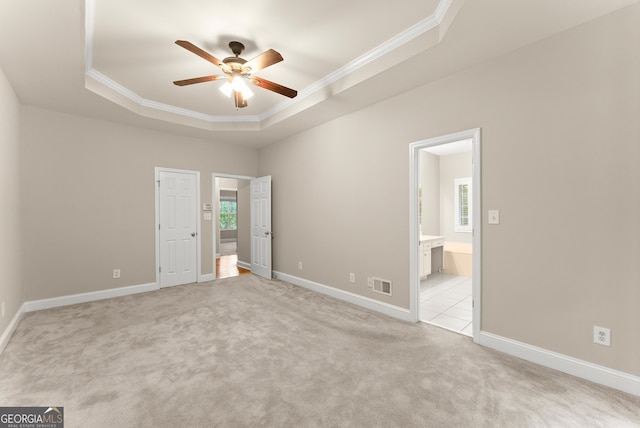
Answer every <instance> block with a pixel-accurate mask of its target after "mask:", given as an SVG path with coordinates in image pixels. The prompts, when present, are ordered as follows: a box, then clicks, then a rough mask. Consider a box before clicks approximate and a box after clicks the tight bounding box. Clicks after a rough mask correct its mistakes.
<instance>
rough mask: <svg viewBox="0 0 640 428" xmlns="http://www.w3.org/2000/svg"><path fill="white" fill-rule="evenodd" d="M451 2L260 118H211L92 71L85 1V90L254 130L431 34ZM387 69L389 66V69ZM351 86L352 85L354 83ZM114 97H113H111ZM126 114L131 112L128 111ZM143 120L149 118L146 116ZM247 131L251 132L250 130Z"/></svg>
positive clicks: (92, 9) (90, 4)
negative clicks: (236, 124)
mask: <svg viewBox="0 0 640 428" xmlns="http://www.w3.org/2000/svg"><path fill="white" fill-rule="evenodd" d="M452 3H453V0H440V1H439V3H438V6H437V7H436V10H435V11H434V14H433V15H431V16H429V17H427V18H425V19H423V20H422V21H420V22H418V23H416V24H414V25H412V26H411V27H409V28H407V29H406V30H404V31H402V32H401V33H399V34H398V35H396V36H394V37H392V38H391V39H389V40H387V41H386V42H383V43H382V44H380V45H378V46H376V47H375V48H373V49H371V50H370V51H368V52H366V53H365V54H363V55H361V56H359V57H357V58H356V59H354V60H352V61H351V62H349V63H348V64H346V65H344V66H343V67H340V68H339V69H337V70H335V71H334V72H332V73H330V74H328V75H327V76H325V77H324V78H322V79H320V80H318V81H317V82H315V83H313V84H311V85H310V86H308V87H306V88H304V89H303V90H301V91H300V92H299V93H298V96H297V97H296V98H293V99H287V100H284V101H282V102H280V103H278V104H276V105H275V106H273V107H271V108H270V109H268V110H265V111H264V112H263V113H261V114H260V115H257V116H256V115H252V116H246V115H238V116H211V115H207V114H204V113H200V112H196V111H192V110H188V109H183V108H180V107H176V106H172V105H168V104H164V103H159V102H156V101H152V100H148V99H145V98H143V97H141V96H140V95H138V94H136V93H135V92H133V91H131V90H129V89H128V88H126V87H124V86H122V85H120V84H119V83H117V82H115V81H114V80H112V79H111V78H109V77H108V76H106V75H104V74H102V73H101V72H99V71H98V70H96V69H95V68H93V64H92V63H93V39H94V32H95V14H96V0H85V61H86V63H85V87H86V88H87V89H89V90H91V91H92V92H95V93H97V94H98V95H101V96H105V94H104V89H105V88H106V89H108V90H110V91H112V92H114V93H115V94H118V95H121V96H123V97H125V98H127V99H128V100H129V101H131V102H133V103H134V104H137V105H138V106H139V107H142V108H149V109H155V110H159V111H162V112H166V113H169V114H175V115H179V116H182V117H187V118H192V119H196V120H197V121H204V122H208V123H211V124H220V123H230V124H231V123H249V124H252V125H255V124H256V123H258V124H260V125H259V126H258V127H259V128H261V127H262V126H261V125H262V122H264V121H265V120H266V119H268V118H270V117H272V116H274V115H276V114H278V113H280V112H282V111H284V110H286V109H288V108H290V107H292V106H294V105H295V104H297V103H300V102H301V101H302V100H304V99H306V98H309V97H310V96H312V95H314V94H317V93H319V92H320V91H323V90H325V89H326V88H327V87H329V86H331V85H334V84H336V83H338V82H339V81H341V80H342V79H345V78H346V77H348V76H349V75H351V74H353V73H354V72H356V71H358V70H360V69H362V68H363V67H365V66H367V65H368V64H370V63H372V62H373V61H376V60H377V59H379V58H381V57H383V56H384V55H387V54H389V53H391V52H392V51H394V50H395V49H397V48H399V47H401V46H402V45H404V44H406V43H408V42H410V41H412V40H414V39H416V38H417V37H419V36H421V35H423V34H425V33H427V32H429V31H431V30H434V29H437V28H438V26H439V25H440V24H441V22H442V20H443V19H444V17H445V15H446V13H447V11H448V10H449V8H450V6H451V4H452ZM390 66H391V65H390ZM87 79H91V80H92V81H93V82H92V84H89V83H88V82H87ZM95 83H98V84H99V85H100V86H101V87H102V88H100V90H96V88H95ZM354 84H355V83H354ZM115 94H114V95H115ZM105 98H108V99H110V100H111V101H114V102H117V101H115V99H116V98H117V97H113V96H105ZM120 105H121V106H123V107H125V108H129V107H127V106H126V105H124V104H122V103H120ZM129 109H130V110H134V109H131V108H129ZM135 111H136V112H137V113H140V114H142V112H141V111H140V109H135ZM143 115H145V116H153V115H146V114H143ZM173 121H174V122H176V123H181V121H180V120H179V119H178V118H176V120H173ZM251 129H255V127H254V126H252V127H251Z"/></svg>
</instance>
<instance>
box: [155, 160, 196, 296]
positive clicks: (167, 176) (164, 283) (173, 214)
mask: <svg viewBox="0 0 640 428" xmlns="http://www.w3.org/2000/svg"><path fill="white" fill-rule="evenodd" d="M196 178H197V177H196V174H192V173H182V172H168V171H160V172H159V177H158V180H159V182H160V183H159V186H160V189H159V212H160V224H159V237H160V266H159V268H160V287H170V286H173V285H181V284H190V283H193V282H196V281H197V260H198V259H197V245H196V235H197V230H198V229H197V221H198V201H197V197H196V195H197V193H196V192H197V189H196V183H197V181H196Z"/></svg>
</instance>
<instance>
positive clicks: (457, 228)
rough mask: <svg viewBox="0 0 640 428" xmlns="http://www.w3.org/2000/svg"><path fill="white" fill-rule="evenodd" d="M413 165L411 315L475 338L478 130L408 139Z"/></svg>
mask: <svg viewBox="0 0 640 428" xmlns="http://www.w3.org/2000/svg"><path fill="white" fill-rule="evenodd" d="M411 167H412V183H411V200H410V206H411V219H410V221H411V227H410V230H411V248H412V250H411V251H412V254H411V263H410V264H411V284H412V288H411V308H410V309H411V312H412V315H413V317H415V319H416V321H422V322H426V323H429V324H434V325H437V326H439V327H443V328H446V329H448V330H451V331H455V332H458V333H461V334H465V335H468V336H472V337H478V333H479V331H480V325H479V323H480V278H481V276H480V250H481V248H480V226H481V224H480V219H481V212H480V130H479V129H472V130H469V131H464V132H460V133H456V134H450V135H447V136H443V137H439V138H434V139H430V140H425V141H419V142H416V143H413V144H411ZM416 249H417V250H416Z"/></svg>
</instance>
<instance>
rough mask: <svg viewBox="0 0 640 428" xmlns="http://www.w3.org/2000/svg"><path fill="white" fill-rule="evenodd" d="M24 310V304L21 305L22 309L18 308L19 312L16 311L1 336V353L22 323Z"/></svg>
mask: <svg viewBox="0 0 640 428" xmlns="http://www.w3.org/2000/svg"><path fill="white" fill-rule="evenodd" d="M24 312H25V311H24V304H23V305H22V306H20V309H18V312H16V314H15V315H14V316H13V318H12V319H11V322H10V323H9V325H8V326H7V328H5V329H4V332H3V333H2V336H0V354H2V353H3V352H4V348H6V347H7V345H8V344H9V340H10V339H11V336H12V335H13V332H14V331H16V328H17V327H18V324H20V319H21V318H22V315H23V314H24Z"/></svg>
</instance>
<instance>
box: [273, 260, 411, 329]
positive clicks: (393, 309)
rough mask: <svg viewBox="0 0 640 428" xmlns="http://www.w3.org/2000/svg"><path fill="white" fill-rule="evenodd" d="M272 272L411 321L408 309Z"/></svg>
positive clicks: (300, 283) (317, 289)
mask: <svg viewBox="0 0 640 428" xmlns="http://www.w3.org/2000/svg"><path fill="white" fill-rule="evenodd" d="M273 274H274V275H275V278H277V279H280V280H282V281H285V282H288V283H291V284H293V285H297V286H299V287H302V288H306V289H308V290H311V291H315V292H317V293H322V294H326V295H328V296H331V297H334V298H336V299H340V300H344V301H345V302H349V303H352V304H354V305H357V306H361V307H363V308H367V309H371V310H372V311H376V312H380V313H383V314H385V315H388V316H390V317H393V318H397V319H399V320H402V321H408V322H413V321H412V320H411V313H410V312H409V309H404V308H401V307H399V306H395V305H390V304H388V303H384V302H380V301H378V300H374V299H370V298H368V297H364V296H360V295H359V294H355V293H350V292H348V291H344V290H339V289H337V288H334V287H329V286H328V285H324V284H320V283H317V282H313V281H309V280H307V279H304V278H298V277H297V276H293V275H289V274H286V273H282V272H276V271H273Z"/></svg>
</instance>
